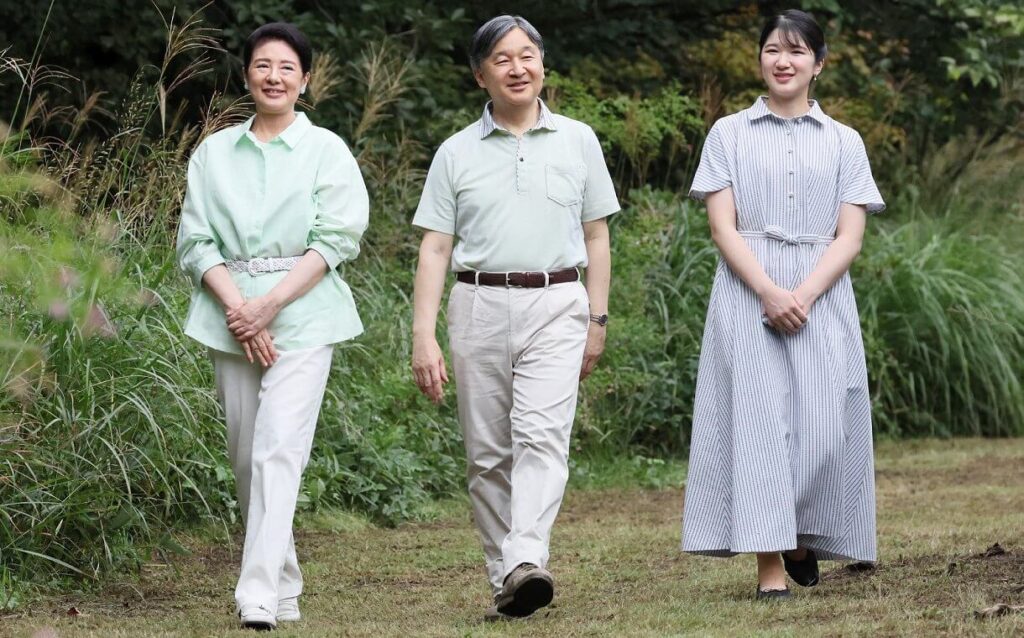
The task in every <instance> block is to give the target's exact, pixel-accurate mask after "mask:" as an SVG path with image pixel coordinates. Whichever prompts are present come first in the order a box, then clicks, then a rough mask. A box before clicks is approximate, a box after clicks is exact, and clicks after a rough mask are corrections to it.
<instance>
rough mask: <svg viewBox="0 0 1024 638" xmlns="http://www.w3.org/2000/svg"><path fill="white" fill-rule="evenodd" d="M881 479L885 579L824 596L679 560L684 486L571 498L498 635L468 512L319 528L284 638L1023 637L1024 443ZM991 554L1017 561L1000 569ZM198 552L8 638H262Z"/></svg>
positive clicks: (46, 613)
mask: <svg viewBox="0 0 1024 638" xmlns="http://www.w3.org/2000/svg"><path fill="white" fill-rule="evenodd" d="M877 477H878V541H879V562H878V564H877V567H876V568H875V569H873V570H867V571H856V570H854V569H850V568H849V567H848V566H844V565H842V564H833V563H824V564H823V580H822V583H821V584H820V585H819V586H818V587H815V588H813V589H806V590H799V591H795V592H794V593H795V597H794V598H792V599H791V600H789V601H787V602H784V603H782V604H763V603H756V602H754V601H753V600H752V598H753V592H754V588H755V572H754V563H753V559H752V558H751V557H749V556H740V557H736V558H733V559H728V560H722V559H712V558H700V557H693V556H689V555H684V554H682V553H681V552H680V551H679V549H678V547H679V527H680V513H681V505H682V500H683V492H682V490H681V489H663V490H657V491H645V490H639V489H634V488H628V487H625V488H619V489H609V488H600V489H575V490H572V491H570V492H569V494H568V495H567V497H566V500H565V504H564V506H563V509H562V513H561V515H560V517H559V519H558V522H557V524H556V526H555V533H554V538H553V541H552V551H551V553H552V559H551V563H550V565H549V567H550V569H551V570H552V572H553V573H554V574H555V578H556V587H557V589H556V596H555V601H554V604H553V605H552V606H551V607H550V608H548V609H547V610H543V611H541V612H539V613H538V614H537V615H536V616H535V617H534V618H530V619H527V620H523V621H515V622H506V623H500V624H492V625H487V624H484V623H483V622H482V621H481V616H482V612H483V610H484V608H485V607H486V606H487V604H488V590H487V587H486V583H485V579H484V574H483V568H482V558H481V553H480V549H479V546H478V544H477V539H476V536H475V533H474V531H473V528H472V525H471V522H470V518H469V513H468V507H467V506H466V504H465V503H464V502H454V503H447V504H444V505H442V506H441V512H440V514H439V516H438V517H437V519H436V520H434V521H433V522H429V523H416V524H409V525H405V526H402V527H399V528H398V529H382V528H378V527H375V526H372V525H369V524H367V523H365V522H364V521H362V520H360V519H357V518H354V517H350V516H346V515H337V516H320V517H316V518H311V519H309V520H307V521H306V522H305V524H304V526H303V529H302V530H301V531H300V532H299V534H298V538H297V543H298V547H299V556H300V560H301V561H302V563H303V567H304V571H305V576H306V594H305V595H304V597H303V602H302V613H303V615H304V619H303V620H302V621H301V622H299V623H296V624H294V625H284V627H285V629H284V631H281V632H278V635H282V636H290V635H294V636H405V637H411V636H489V635H502V636H535V635H543V636H671V635H721V636H734V635H751V634H755V635H783V636H785V635H811V636H817V635H829V636H855V635H865V636H867V635H871V636H897V635H913V636H941V635H950V636H953V635H955V636H962V635H985V636H989V635H991V636H1020V635H1024V613H1016V614H1011V615H1008V616H1004V617H1001V618H997V619H990V620H980V619H976V618H975V616H974V612H975V611H976V610H979V609H982V608H985V607H988V606H991V605H994V604H996V603H1009V604H1011V605H1024V439H1016V440H969V439H957V440H952V441H909V442H908V441H900V442H886V443H884V444H882V445H880V446H879V449H878V454H877ZM995 543H999V544H1000V545H1001V547H1002V548H1004V549H1005V553H1003V554H998V555H994V556H988V557H986V556H985V555H984V554H985V552H986V549H987V548H989V547H990V546H992V545H993V544H995ZM186 545H188V546H189V547H190V548H191V549H192V550H193V553H192V554H191V555H188V556H184V557H179V558H176V559H174V560H173V561H172V564H167V563H162V562H161V563H152V564H149V565H147V566H146V567H145V568H144V569H143V571H142V573H141V574H140V575H139V576H138V577H136V576H125V577H123V578H118V577H116V576H112V577H111V578H109V579H108V581H107V582H106V583H105V584H103V585H102V586H101V587H98V588H95V589H92V590H90V591H88V592H86V593H79V594H70V595H64V596H61V597H55V598H46V599H41V600H35V601H32V602H31V603H29V604H27V605H25V606H23V607H22V608H19V609H18V610H17V611H16V612H13V613H8V615H6V616H2V617H0V635H4V636H7V635H11V636H26V637H30V636H35V637H36V638H44V637H45V638H53V637H55V636H60V637H64V636H103V637H113V636H133V637H134V636H172V635H173V636H244V635H249V634H248V633H247V632H243V631H241V630H239V629H236V627H237V620H236V618H235V617H234V616H233V615H232V610H233V599H232V588H233V585H234V578H235V575H236V564H237V561H238V552H239V546H238V545H237V541H236V544H235V545H234V546H233V547H228V546H227V545H226V544H213V543H210V542H209V541H200V540H191V541H190V540H187V539H186ZM72 607H74V608H75V609H76V610H78V612H80V613H79V614H78V615H77V616H69V615H68V610H69V609H70V608H72Z"/></svg>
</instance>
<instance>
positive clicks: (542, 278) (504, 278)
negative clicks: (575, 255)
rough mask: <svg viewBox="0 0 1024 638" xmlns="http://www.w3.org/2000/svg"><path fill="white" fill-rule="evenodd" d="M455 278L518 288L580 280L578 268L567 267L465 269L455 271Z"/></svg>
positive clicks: (465, 282) (539, 286) (466, 281)
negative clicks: (552, 269) (477, 270)
mask: <svg viewBox="0 0 1024 638" xmlns="http://www.w3.org/2000/svg"><path fill="white" fill-rule="evenodd" d="M455 279H457V280H458V281H461V282H462V283H464V284H474V285H477V286H514V287H516V288H546V287H548V286H550V285H553V284H565V283H569V282H570V281H579V279H580V271H579V269H577V268H566V269H565V270H556V271H554V272H476V271H474V270H464V271H462V272H458V273H455Z"/></svg>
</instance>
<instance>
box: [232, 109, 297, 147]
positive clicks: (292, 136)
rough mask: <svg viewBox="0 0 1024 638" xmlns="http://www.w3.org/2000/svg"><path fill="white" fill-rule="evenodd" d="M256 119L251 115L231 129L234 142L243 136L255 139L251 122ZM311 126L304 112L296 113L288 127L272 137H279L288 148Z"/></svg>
mask: <svg viewBox="0 0 1024 638" xmlns="http://www.w3.org/2000/svg"><path fill="white" fill-rule="evenodd" d="M255 120H256V116H255V115H253V116H252V117H250V118H249V119H248V120H246V121H245V122H242V123H241V124H239V125H238V126H237V127H235V130H234V131H233V134H234V135H235V140H234V143H235V144H238V142H240V141H241V140H243V139H245V138H251V139H252V140H253V141H255V136H253V135H251V134H250V133H251V129H252V123H253V122H254V121H255ZM311 128H313V123H312V122H310V121H309V118H308V117H306V114H305V113H296V114H295V121H294V122H292V123H291V124H289V125H288V128H286V129H285V130H283V131H281V133H280V134H279V135H278V136H277V137H276V138H274V139H280V140H281V141H282V142H284V143H285V144H286V145H287V146H288V148H290V149H291V148H295V146H296V145H297V144H298V143H299V140H301V139H302V136H303V135H305V134H306V131H308V130H309V129H311Z"/></svg>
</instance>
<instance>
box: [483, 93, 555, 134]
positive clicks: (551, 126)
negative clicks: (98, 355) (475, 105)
mask: <svg viewBox="0 0 1024 638" xmlns="http://www.w3.org/2000/svg"><path fill="white" fill-rule="evenodd" d="M537 102H538V103H539V104H540V117H538V118H537V123H536V124H534V125H533V126H531V127H530V128H529V130H531V131H535V130H537V129H547V130H549V131H557V130H558V128H557V127H556V126H555V117H554V115H553V114H552V113H551V109H549V108H548V105H547V104H545V103H544V100H542V99H540V98H537ZM493 109H494V103H493V102H487V105H486V106H484V114H483V116H481V117H480V139H484V138H485V137H487V136H488V135H490V134H491V133H493V132H494V131H504V130H505V128H504V127H502V126H501V125H499V124H498V123H497V122H495V121H494V113H492V111H493Z"/></svg>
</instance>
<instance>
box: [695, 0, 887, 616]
mask: <svg viewBox="0 0 1024 638" xmlns="http://www.w3.org/2000/svg"><path fill="white" fill-rule="evenodd" d="M825 54H826V46H825V38H824V34H823V33H822V30H821V27H819V26H818V24H817V23H816V22H815V21H814V19H813V18H812V17H811V16H810V15H808V14H806V13H804V12H802V11H795V10H794V11H786V12H784V13H782V14H780V15H777V16H774V17H773V18H771V19H770V20H769V21H768V23H767V24H766V25H765V28H764V30H763V31H762V34H761V39H760V50H759V60H760V65H761V74H762V76H763V77H764V81H765V84H766V85H767V88H768V95H767V97H761V98H758V99H757V100H756V101H755V102H754V104H753V105H752V106H751V107H750V108H748V109H745V110H743V111H740V112H739V113H735V114H733V115H729V116H727V117H724V118H722V119H720V120H719V121H717V122H716V123H715V125H714V126H713V127H712V129H711V131H710V132H709V133H708V137H707V140H706V141H705V144H704V150H703V153H702V156H701V161H700V166H699V168H698V170H697V174H696V176H695V177H694V181H693V186H692V188H691V190H690V195H691V196H693V197H695V198H697V199H702V200H705V202H706V204H707V209H708V217H709V219H710V223H711V234H712V238H713V239H714V241H715V243H716V244H717V246H718V248H719V250H720V252H721V255H722V258H721V260H720V261H719V264H718V269H717V271H716V273H715V280H714V286H713V289H712V292H711V300H710V305H709V308H708V316H707V323H706V325H705V331H704V341H703V346H702V349H701V357H700V369H699V373H698V378H697V395H696V401H695V406H694V419H693V435H692V439H691V445H690V466H689V467H690V470H689V478H688V481H687V489H686V503H685V507H684V514H683V549H684V550H685V551H688V552H693V553H697V554H704V555H709V556H733V555H735V554H738V553H753V554H756V555H757V575H758V587H757V598H758V599H774V598H782V597H786V596H788V595H789V589H788V588H787V586H786V573H788V574H789V576H790V577H791V578H792V579H793V580H794V582H796V583H797V584H799V585H803V586H812V585H815V584H817V582H818V560H819V559H838V560H858V561H873V560H875V497H874V467H873V452H872V442H871V404H870V400H869V397H868V388H867V370H866V368H865V363H864V348H863V343H862V339H861V332H860V323H859V320H858V315H857V306H856V301H855V300H854V296H853V287H852V286H851V283H850V276H849V273H848V269H849V267H850V264H851V263H852V262H853V260H854V258H855V257H856V256H857V254H858V253H859V252H860V247H861V239H862V237H863V234H864V226H865V219H866V216H867V213H874V212H878V211H881V210H883V209H884V208H885V204H884V203H883V202H882V198H881V196H880V195H879V193H878V189H877V188H876V186H875V183H874V180H873V178H872V176H871V168H870V166H869V164H868V159H867V155H866V153H865V150H864V144H863V142H862V140H861V138H860V135H859V134H858V133H857V132H856V131H854V130H853V129H851V128H849V127H847V126H844V125H843V124H840V123H839V122H836V121H835V120H833V119H832V118H830V117H829V116H828V115H826V114H825V113H824V112H823V111H822V109H821V107H820V106H819V105H818V103H817V102H816V101H814V100H809V99H808V95H809V92H810V88H811V86H812V84H813V83H814V82H815V81H817V78H818V74H819V73H821V71H822V67H823V65H824V61H825Z"/></svg>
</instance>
